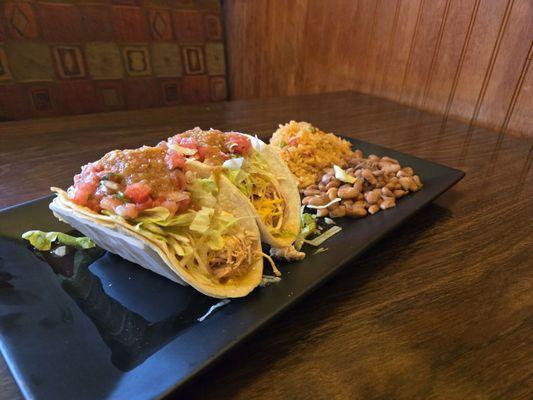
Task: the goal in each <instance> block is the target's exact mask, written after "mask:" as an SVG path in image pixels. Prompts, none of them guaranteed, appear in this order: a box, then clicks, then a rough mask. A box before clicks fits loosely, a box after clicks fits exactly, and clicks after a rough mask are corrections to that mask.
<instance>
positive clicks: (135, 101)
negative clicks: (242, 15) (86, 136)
mask: <svg viewBox="0 0 533 400" xmlns="http://www.w3.org/2000/svg"><path fill="white" fill-rule="evenodd" d="M226 97H227V85H226V65H225V55H224V42H223V31H222V22H221V9H220V0H151V1H150V0H86V1H84V0H78V1H72V0H69V1H67V0H63V1H61V0H48V1H39V0H31V1H30V0H28V1H20V0H17V1H2V0H0V120H9V119H25V118H35V117H46V116H56V115H68V114H83V113H92V112H105V111H114V110H123V109H141V108H150V107H161V106H173V105H177V104H182V103H198V102H208V101H221V100H224V99H226Z"/></svg>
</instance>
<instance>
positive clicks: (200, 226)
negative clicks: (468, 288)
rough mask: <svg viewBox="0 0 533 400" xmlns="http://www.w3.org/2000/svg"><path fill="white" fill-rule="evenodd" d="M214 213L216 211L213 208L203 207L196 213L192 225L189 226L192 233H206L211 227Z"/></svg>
mask: <svg viewBox="0 0 533 400" xmlns="http://www.w3.org/2000/svg"><path fill="white" fill-rule="evenodd" d="M214 212H215V210H214V209H212V208H208V207H202V209H201V210H199V211H197V212H196V215H195V216H194V219H193V220H192V222H191V225H189V229H190V230H191V231H195V232H199V233H205V232H206V231H207V230H208V229H209V225H211V217H212V216H213V213H214Z"/></svg>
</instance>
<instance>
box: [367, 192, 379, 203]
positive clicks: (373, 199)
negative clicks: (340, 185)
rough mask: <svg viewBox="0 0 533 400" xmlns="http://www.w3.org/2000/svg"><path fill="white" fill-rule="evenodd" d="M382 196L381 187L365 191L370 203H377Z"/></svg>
mask: <svg viewBox="0 0 533 400" xmlns="http://www.w3.org/2000/svg"><path fill="white" fill-rule="evenodd" d="M380 197H381V190H380V189H374V190H371V191H369V192H366V193H365V200H366V201H367V203H368V204H375V203H377V202H378V200H379V198H380Z"/></svg>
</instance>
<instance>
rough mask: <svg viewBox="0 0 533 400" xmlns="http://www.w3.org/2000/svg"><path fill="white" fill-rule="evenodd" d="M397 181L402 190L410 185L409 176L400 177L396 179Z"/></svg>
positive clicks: (407, 188)
mask: <svg viewBox="0 0 533 400" xmlns="http://www.w3.org/2000/svg"><path fill="white" fill-rule="evenodd" d="M398 182H399V183H400V185H401V187H402V189H403V190H409V188H410V187H411V178H408V177H407V176H403V177H401V178H400V179H398ZM398 189H399V188H398Z"/></svg>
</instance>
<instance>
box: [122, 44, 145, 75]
mask: <svg viewBox="0 0 533 400" xmlns="http://www.w3.org/2000/svg"><path fill="white" fill-rule="evenodd" d="M122 56H123V59H124V65H125V66H126V72H127V73H128V75H129V76H149V75H151V74H152V66H151V64H150V55H149V53H148V48H147V47H146V46H125V47H123V48H122Z"/></svg>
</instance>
